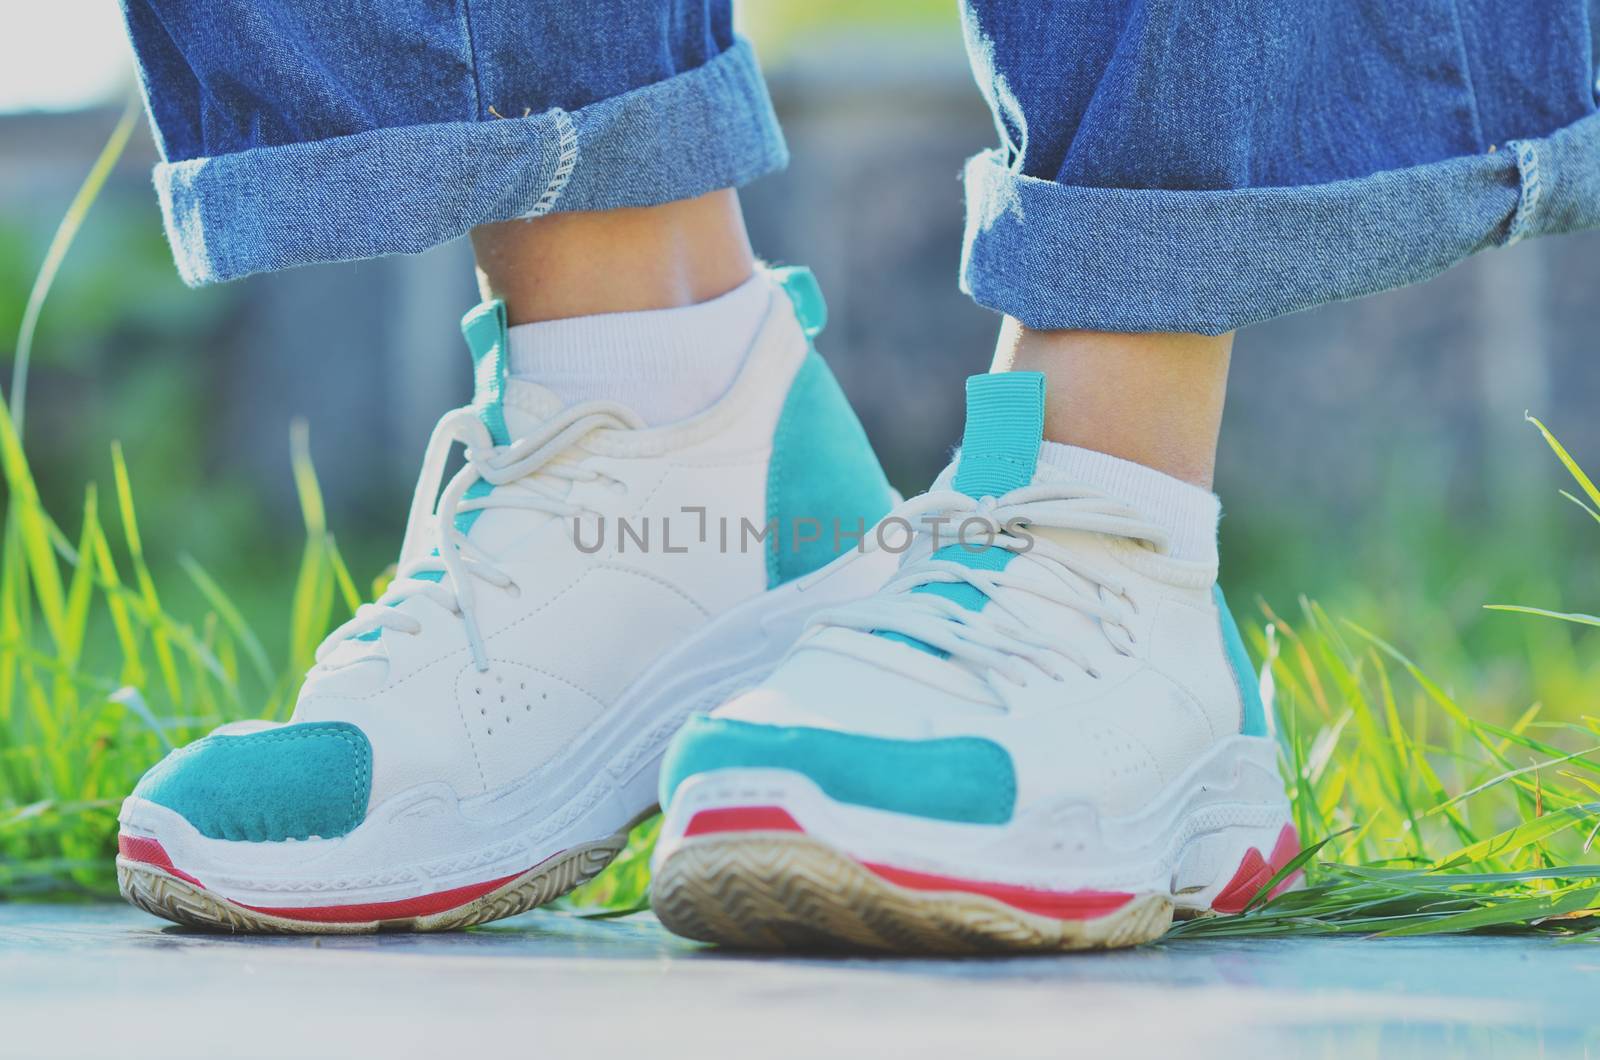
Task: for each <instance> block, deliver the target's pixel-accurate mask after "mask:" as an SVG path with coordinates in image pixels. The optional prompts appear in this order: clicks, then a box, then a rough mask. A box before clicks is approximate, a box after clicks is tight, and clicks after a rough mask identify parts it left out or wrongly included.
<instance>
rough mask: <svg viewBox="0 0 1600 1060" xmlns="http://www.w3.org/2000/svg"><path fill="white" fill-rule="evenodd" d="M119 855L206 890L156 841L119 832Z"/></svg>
mask: <svg viewBox="0 0 1600 1060" xmlns="http://www.w3.org/2000/svg"><path fill="white" fill-rule="evenodd" d="M117 853H119V854H121V855H122V856H123V857H125V858H127V859H128V860H129V861H140V862H143V863H144V864H146V865H154V866H155V867H156V868H158V869H161V870H162V871H164V872H165V873H167V875H169V876H176V877H177V878H178V879H180V880H184V881H186V882H188V883H192V884H194V885H195V886H196V887H198V888H200V889H201V890H202V891H203V890H205V889H206V885H205V884H203V883H201V882H200V881H199V880H197V879H195V878H194V877H193V876H191V875H189V874H188V873H187V872H184V871H183V870H182V869H180V868H178V867H177V866H176V865H174V864H173V863H172V859H171V858H169V857H167V852H166V850H165V849H164V848H163V847H162V846H161V844H160V843H158V842H156V841H155V840H154V839H150V838H147V837H145V836H136V835H123V834H122V833H121V832H118V833H117Z"/></svg>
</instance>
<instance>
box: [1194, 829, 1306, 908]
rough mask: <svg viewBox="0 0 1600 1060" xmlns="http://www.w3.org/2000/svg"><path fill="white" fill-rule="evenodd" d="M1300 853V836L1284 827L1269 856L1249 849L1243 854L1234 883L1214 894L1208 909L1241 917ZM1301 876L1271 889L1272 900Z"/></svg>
mask: <svg viewBox="0 0 1600 1060" xmlns="http://www.w3.org/2000/svg"><path fill="white" fill-rule="evenodd" d="M1298 853H1300V833H1299V832H1297V831H1295V828H1294V825H1292V824H1286V825H1284V826H1283V830H1282V831H1280V832H1279V833H1278V840H1277V842H1275V843H1273V844H1272V853H1271V854H1270V855H1269V856H1267V857H1265V858H1264V857H1262V856H1261V851H1259V850H1257V849H1255V848H1254V847H1251V848H1250V849H1249V850H1247V851H1245V855H1244V859H1243V860H1242V861H1240V862H1239V867H1238V868H1237V869H1235V870H1234V873H1233V879H1231V880H1229V881H1228V884H1227V886H1226V887H1224V888H1222V890H1221V891H1219V892H1218V893H1217V896H1216V897H1215V898H1213V899H1212V900H1211V908H1212V909H1214V910H1216V911H1217V912H1219V913H1242V912H1244V908H1245V906H1247V905H1249V904H1250V900H1251V899H1252V898H1254V897H1255V896H1256V894H1257V892H1259V891H1260V890H1261V888H1262V887H1265V886H1266V884H1267V881H1268V880H1270V879H1272V877H1274V876H1276V875H1277V874H1278V871H1279V870H1280V869H1282V868H1283V867H1284V866H1285V865H1287V864H1289V862H1291V861H1293V860H1294V857H1295V855H1296V854H1298ZM1300 876H1301V874H1300V873H1299V872H1296V873H1294V874H1293V875H1292V876H1289V877H1287V878H1285V879H1283V880H1280V881H1279V882H1278V885H1277V886H1276V887H1274V888H1273V889H1272V895H1271V897H1274V898H1276V897H1277V896H1278V895H1280V894H1282V893H1283V892H1284V891H1286V890H1288V889H1289V887H1290V886H1291V885H1292V884H1293V883H1294V882H1295V880H1297V879H1299V878H1300Z"/></svg>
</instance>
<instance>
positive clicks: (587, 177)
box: [155, 40, 789, 286]
mask: <svg viewBox="0 0 1600 1060" xmlns="http://www.w3.org/2000/svg"><path fill="white" fill-rule="evenodd" d="M788 158H789V156H788V150H787V149H786V148H785V146H784V142H783V134H782V132H781V131H780V130H779V128H778V120H777V117H776V115H774V113H773V110H772V102H771V100H770V99H769V98H768V96H767V89H766V85H765V83H764V82H763V81H762V78H761V73H760V70H759V68H758V67H757V64H756V59H755V54H754V53H753V52H752V51H751V49H750V46H749V44H748V43H747V42H746V41H744V40H738V41H736V42H735V43H734V45H733V46H732V47H730V48H729V49H728V50H727V51H725V52H723V53H722V54H721V55H719V56H717V57H716V58H714V59H712V60H710V61H709V62H707V63H705V64H704V65H703V66H700V67H697V68H695V69H693V70H689V71H686V72H684V73H682V74H678V75H677V76H675V77H670V78H668V79H666V80H664V81H659V82H657V83H655V84H653V85H648V86H645V87H643V88H639V89H635V90H633V91H631V92H626V93H623V94H622V95H619V96H613V97H611V98H609V99H604V100H600V101H599V102H596V103H592V104H590V105H588V106H586V107H583V108H581V109H579V110H575V111H565V110H561V109H559V108H554V109H551V110H547V111H543V112H541V113H539V114H531V115H527V116H513V117H506V118H503V119H498V120H493V121H464V122H443V123H438V124H430V125H414V126H406V127H399V128H384V129H373V130H370V131H367V132H361V133H355V134H353V135H350V136H339V137H334V138H332V139H326V140H317V141H311V142H307V143H297V144H285V145H281V146H274V147H261V148H255V149H252V150H248V151H239V152H236V153H233V154H226V155H218V156H215V157H210V158H194V159H189V160H187V161H182V162H172V163H162V164H160V165H157V166H156V169H155V185H156V193H157V195H158V196H159V197H160V200H161V213H162V217H163V219H164V221H165V224H166V229H167V237H168V239H169V240H170V242H171V244H172V253H173V257H174V259H176V261H177V265H178V271H179V273H180V274H181V275H182V276H183V279H184V282H186V283H188V284H190V285H191V286H199V285H201V284H206V283H215V282H220V281H223V280H234V279H238V278H239V277H242V276H248V275H250V274H252V273H257V272H269V271H273V270H276V269H286V268H290V267H292V266H296V265H310V264H315V263H318V262H329V261H350V260H353V259H357V258H371V257H376V256H378V255H380V254H415V253H418V252H421V251H424V250H427V249H428V248H430V247H433V246H437V245H438V244H440V243H444V242H447V241H449V240H451V239H454V238H456V237H457V236H460V235H463V234H465V233H466V231H467V230H468V229H470V228H472V227H473V226H474V225H479V224H485V223H487V222H491V221H510V220H514V219H517V218H533V217H539V216H542V215H544V214H547V213H550V212H552V211H556V210H606V209H612V208H616V207H623V206H653V205H657V204H660V203H664V202H671V201H674V200H678V199H688V198H693V197H695V196H697V195H704V194H706V193H707V192H711V191H716V190H718V189H721V188H733V187H741V186H743V185H745V184H748V183H749V182H750V181H752V180H755V179H756V178H757V177H760V176H763V175H765V174H767V173H771V172H774V171H776V170H779V169H782V168H783V167H784V166H785V165H786V164H787V163H788Z"/></svg>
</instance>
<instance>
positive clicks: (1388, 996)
mask: <svg viewBox="0 0 1600 1060" xmlns="http://www.w3.org/2000/svg"><path fill="white" fill-rule="evenodd" d="M1591 1049H1592V1050H1593V1051H1594V1053H1595V1055H1597V1056H1600V949H1597V948H1595V947H1594V946H1592V945H1589V944H1576V945H1573V944H1566V945H1563V944H1560V943H1551V942H1544V941H1539V940H1532V941H1529V940H1518V939H1509V938H1507V939H1477V940H1446V941H1381V942H1380V941H1361V940H1353V939H1352V940H1338V941H1298V942H1286V941H1248V942H1202V941H1191V942H1181V943H1169V944H1163V945H1155V946H1150V947H1146V948H1144V949H1141V950H1136V951H1131V952H1123V953H1117V954H1109V955H1107V954H1101V955H1080V956H1066V957H1045V958H1028V959H1020V960H1018V959H1013V960H960V961H928V960H886V959H839V958H819V957H811V958H806V957H798V958H785V959H772V958H761V957H746V956H738V955H729V954H722V953H718V952H715V951H712V950H709V949H705V948H702V947H698V946H695V945H693V944H690V943H686V942H682V941H680V940H678V939H675V938H673V937H672V936H671V935H669V934H667V933H666V932H665V931H663V930H662V929H661V927H660V926H659V925H658V924H657V923H656V922H655V921H654V920H653V919H651V918H650V917H649V916H635V917H629V918H627V919H623V920H579V919H574V918H571V917H566V916H561V915H558V914H550V913H532V914H528V915H526V916H522V917H518V918H516V919H513V920H508V921H503V922H501V923H500V924H495V925H491V926H489V927H486V928H480V929H477V930H474V931H471V932H466V933H461V934H455V935H433V936H408V935H382V936H376V937H367V938H346V939H323V940H321V941H320V942H319V941H317V940H308V939H261V938H229V937H222V936H214V935H202V934H196V933H193V932H188V931H183V930H180V929H178V928H172V927H166V926H163V925H162V924H161V923H160V922H158V921H156V920H154V919H152V918H150V917H148V916H145V915H144V914H142V913H139V912H137V911H135V910H132V909H124V908H121V907H118V906H87V907H84V906H79V907H63V906H28V905H10V906H6V905H0V1056H3V1057H6V1058H11V1057H16V1058H19V1060H20V1058H26V1057H35V1056H38V1057H44V1056H83V1057H108V1056H113V1055H114V1056H117V1057H119V1058H127V1057H138V1056H153V1057H161V1058H162V1060H174V1058H178V1057H188V1056H204V1057H217V1056H274V1057H293V1058H295V1060H300V1058H305V1057H313V1056H324V1055H337V1054H344V1055H351V1054H358V1053H379V1054H381V1055H384V1056H386V1057H400V1056H445V1057H467V1056H472V1057H480V1056H484V1055H493V1056H494V1057H495V1058H496V1060H501V1058H506V1057H510V1056H522V1055H527V1056H540V1057H560V1058H567V1057H580V1056H582V1057H588V1056H611V1055H619V1056H629V1057H638V1058H646V1057H659V1058H666V1057H679V1056H683V1057H722V1056H730V1057H731V1056H737V1057H742V1058H744V1057H747V1058H751V1060H770V1058H780V1057H832V1056H841V1057H846V1056H872V1057H874V1058H885V1057H900V1056H915V1057H917V1058H919V1060H926V1058H931V1057H940V1056H960V1057H964V1058H972V1057H981V1058H984V1060H989V1058H995V1057H1029V1056H1040V1057H1045V1056H1049V1057H1058V1056H1085V1057H1100V1056H1107V1055H1134V1056H1146V1055H1155V1054H1160V1055H1162V1056H1165V1057H1211V1056H1216V1057H1230V1058H1232V1060H1239V1058H1241V1057H1255V1056H1276V1057H1280V1058H1281V1057H1300V1056H1328V1057H1340V1058H1347V1057H1356V1056H1368V1055H1381V1056H1384V1057H1394V1056H1412V1055H1415V1056H1428V1057H1437V1056H1441V1055H1446V1056H1448V1055H1458V1054H1466V1055H1480V1054H1481V1055H1495V1056H1517V1055H1542V1056H1552V1057H1553V1056H1582V1055H1586V1054H1587V1052H1588V1051H1589V1050H1591Z"/></svg>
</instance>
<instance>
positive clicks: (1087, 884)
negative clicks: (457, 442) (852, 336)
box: [653, 373, 1299, 952]
mask: <svg viewBox="0 0 1600 1060" xmlns="http://www.w3.org/2000/svg"><path fill="white" fill-rule="evenodd" d="M1043 408H1044V380H1043V377H1042V376H1039V375H1037V374H1034V373H1015V374H1009V375H987V376H978V377H974V378H973V379H972V380H970V381H969V383H968V412H967V428H966V437H965V440H964V442H963V446H962V450H961V452H960V454H959V455H958V458H957V463H956V465H955V466H954V467H952V468H951V469H950V470H948V471H946V472H945V474H944V475H943V476H941V478H940V480H939V482H937V483H935V485H934V488H933V491H932V492H930V493H929V494H927V495H926V496H923V497H920V498H916V499H913V500H911V501H908V502H906V503H905V504H904V505H902V506H901V507H899V508H898V509H896V512H895V513H894V514H893V515H891V516H890V518H889V519H887V520H886V521H885V524H884V526H885V527H895V526H897V525H898V524H897V522H896V518H897V517H899V518H903V519H904V520H906V521H907V523H909V524H912V525H916V526H919V527H921V528H922V532H921V533H920V534H919V538H918V543H917V545H916V546H915V547H914V549H913V550H912V551H910V552H907V553H906V556H905V562H904V564H903V566H902V567H901V569H900V573H899V575H898V576H897V577H896V578H894V579H893V580H892V581H891V582H890V583H889V584H887V585H886V586H885V587H884V588H883V590H882V591H881V592H880V593H879V594H877V595H876V596H875V597H873V598H871V599H868V600H865V601H860V602H857V603H854V604H849V605H846V606H844V607H841V608H839V609H835V610H831V611H829V612H827V613H825V614H822V615H819V616H818V618H817V619H816V620H815V624H814V626H813V628H811V629H810V630H809V631H808V632H807V633H806V634H805V635H804V636H803V637H802V638H801V640H800V641H799V643H798V644H797V645H796V646H795V648H794V650H793V651H792V653H791V654H790V655H789V657H788V658H787V659H786V660H785V661H784V662H783V663H782V664H781V665H780V666H779V667H778V669H777V670H776V671H775V672H774V673H773V675H772V676H771V677H770V678H768V679H767V681H766V682H764V683H763V684H762V685H761V687H759V688H757V689H755V690H752V691H749V692H747V693H744V694H742V695H740V696H738V697H735V698H734V699H733V700H732V701H730V702H729V703H727V704H726V705H724V706H722V707H720V708H718V709H717V710H715V711H713V712H712V713H711V714H710V715H709V716H707V717H700V718H696V719H693V720H691V721H690V722H689V724H688V725H687V726H685V728H684V729H683V731H682V732H681V733H680V734H679V735H678V737H677V739H676V740H675V741H674V743H673V746H672V749H671V750H670V751H669V753H668V756H667V763H666V765H665V767H664V769H663V772H662V799H661V803H662V805H663V806H664V807H665V808H666V821H665V824H664V826H663V829H662V834H661V839H660V841H659V844H658V846H657V848H656V854H655V872H656V876H655V883H654V888H653V901H654V905H655V909H656V912H657V914H658V915H659V917H660V918H661V921H662V923H663V924H665V925H666V926H667V927H669V928H671V929H672V930H673V931H675V932H678V933H679V934H682V935H687V936H689V937H691V938H696V939H704V940H708V941H713V942H721V943H726V944H730V945H738V946H753V947H761V948H777V947H785V946H791V945H792V946H812V945H819V944H820V945H846V946H859V947H867V948H873V949H882V950H896V951H936V952H966V951H982V950H1029V949H1086V948H1099V947H1113V946H1126V945H1132V944H1135V943H1139V942H1143V941H1146V940H1149V939H1153V938H1156V937H1157V936H1159V935H1161V934H1162V933H1163V932H1164V931H1165V930H1166V928H1167V927H1168V926H1169V924H1170V923H1171V920H1172V917H1173V913H1174V910H1175V909H1176V910H1177V912H1178V913H1179V915H1195V914H1201V913H1208V912H1237V911H1239V910H1240V909H1242V908H1243V907H1244V906H1245V904H1246V903H1247V902H1248V901H1249V900H1250V899H1251V898H1252V897H1253V896H1254V895H1255V894H1256V893H1257V892H1258V891H1259V890H1260V888H1261V887H1262V886H1263V885H1264V884H1266V883H1267V882H1269V881H1270V879H1271V878H1272V877H1273V876H1274V875H1275V873H1276V871H1277V870H1278V869H1279V868H1281V867H1283V866H1285V865H1286V863H1287V862H1288V861H1289V860H1290V859H1291V858H1292V857H1293V856H1294V855H1295V854H1296V853H1298V850H1299V843H1298V839H1297V837H1296V836H1295V832H1294V829H1293V828H1292V827H1291V825H1290V823H1289V821H1290V817H1289V806H1288V803H1287V801H1286V799H1285V797H1284V786H1283V783H1282V781H1281V779H1280V778H1279V775H1278V765H1277V745H1276V743H1275V741H1274V740H1273V739H1271V738H1270V737H1269V735H1268V724H1267V719H1266V712H1265V710H1264V708H1263V705H1262V701H1261V697H1260V695H1259V692H1258V691H1257V688H1256V683H1255V681H1254V679H1253V677H1252V675H1251V672H1250V666H1249V661H1248V658H1247V656H1246V655H1245V653H1244V648H1243V645H1242V644H1241V643H1240V640H1239V634H1238V631H1237V629H1236V627H1235V626H1234V623H1233V619H1232V618H1231V617H1230V616H1229V614H1228V611H1227V607H1226V605H1225V604H1224V602H1223V600H1222V597H1221V594H1220V593H1219V592H1218V590H1217V588H1216V568H1215V565H1214V564H1212V563H1195V562H1192V561H1182V560H1179V559H1175V558H1173V557H1172V556H1170V555H1168V554H1166V552H1165V551H1164V548H1165V542H1166V538H1167V533H1166V531H1164V530H1163V529H1161V528H1160V527H1158V526H1156V525H1154V524H1152V523H1150V522H1148V521H1147V520H1145V519H1144V518H1142V517H1141V514H1140V513H1139V512H1137V511H1134V510H1132V509H1131V508H1129V507H1128V506H1127V505H1125V504H1122V503H1120V502H1118V501H1117V500H1116V499H1114V498H1112V497H1108V496H1106V495H1104V494H1103V493H1099V492H1098V491H1095V490H1093V489H1089V488H1086V487H1084V486H1082V485H1075V484H1074V483H1073V482H1072V481H1067V480H1065V479H1064V477H1063V475H1062V474H1061V473H1060V472H1058V471H1056V470H1054V469H1053V468H1051V467H1048V466H1045V465H1043V464H1040V463H1039V461H1038V457H1039V451H1040V431H1041V427H1042V421H1043ZM935 515H938V516H945V517H947V521H945V522H943V523H939V524H935V523H933V522H931V517H933V516H935ZM935 526H937V527H938V528H939V529H941V530H942V532H943V535H944V536H943V540H944V541H946V542H951V541H955V540H956V539H957V535H958V534H960V535H961V538H962V540H963V541H964V542H965V543H964V544H946V545H944V546H943V547H941V548H939V549H938V550H937V551H934V543H933V540H932V533H933V529H934V527H935ZM991 534H992V535H993V536H992V537H989V536H987V535H991ZM882 536H885V537H889V538H890V539H891V541H892V540H897V539H898V538H899V537H903V536H904V535H903V533H902V532H901V531H899V530H895V531H893V532H887V531H886V532H885V533H884V534H883V535H882ZM991 540H992V541H993V544H992V545H990V544H988V542H989V541H991Z"/></svg>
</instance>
